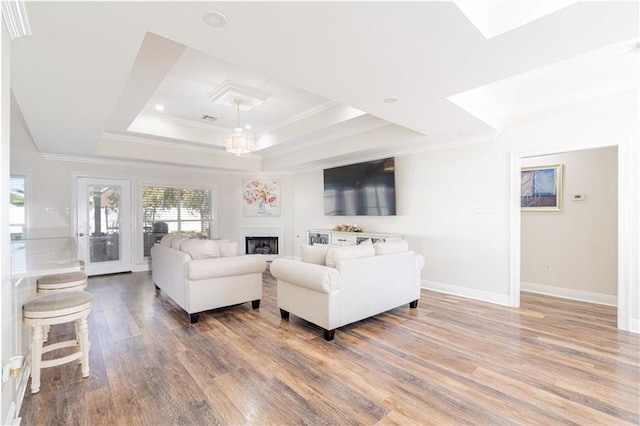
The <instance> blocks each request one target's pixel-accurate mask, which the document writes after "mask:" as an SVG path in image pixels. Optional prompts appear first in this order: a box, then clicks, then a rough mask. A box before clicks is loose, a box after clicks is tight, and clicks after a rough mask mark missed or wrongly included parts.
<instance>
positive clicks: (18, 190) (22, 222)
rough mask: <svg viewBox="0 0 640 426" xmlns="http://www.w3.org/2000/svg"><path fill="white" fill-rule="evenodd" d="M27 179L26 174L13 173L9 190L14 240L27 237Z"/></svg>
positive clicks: (10, 221) (11, 229) (10, 220)
mask: <svg viewBox="0 0 640 426" xmlns="http://www.w3.org/2000/svg"><path fill="white" fill-rule="evenodd" d="M26 180H27V178H26V176H21V175H11V183H10V185H11V188H10V190H9V197H10V204H9V210H10V211H9V229H10V230H9V232H10V234H11V239H12V240H22V239H24V238H26V235H25V232H26V226H27V214H26V198H25V196H26V194H25V187H26Z"/></svg>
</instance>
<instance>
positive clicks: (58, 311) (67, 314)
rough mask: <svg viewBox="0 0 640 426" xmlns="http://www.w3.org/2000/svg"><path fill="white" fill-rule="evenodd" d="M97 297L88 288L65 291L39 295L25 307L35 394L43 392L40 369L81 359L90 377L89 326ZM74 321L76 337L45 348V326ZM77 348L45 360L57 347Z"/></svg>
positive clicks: (83, 374) (32, 382)
mask: <svg viewBox="0 0 640 426" xmlns="http://www.w3.org/2000/svg"><path fill="white" fill-rule="evenodd" d="M92 303H93V298H92V296H91V294H90V293H87V292H86V291H64V292H58V293H52V294H47V295H44V296H40V297H36V298H35V299H33V300H31V301H29V302H27V303H25V304H24V306H23V314H24V321H25V323H26V324H28V325H30V326H31V331H32V333H31V393H38V392H39V391H40V370H41V369H42V368H49V367H55V366H57V365H62V364H66V363H67V362H71V361H75V360H76V359H79V360H80V363H81V364H82V377H89V349H90V343H89V326H88V324H87V317H88V316H89V314H90V313H91V305H92ZM71 321H73V322H74V325H75V329H76V339H75V340H67V341H64V342H58V343H53V344H50V345H46V346H44V347H43V342H44V339H43V337H44V336H43V327H47V326H50V325H55V324H64V323H68V322H71ZM69 347H77V348H78V350H77V351H76V352H74V353H72V354H69V355H66V356H62V357H58V358H53V359H49V360H43V359H42V355H44V354H45V353H48V352H51V351H55V350H57V349H62V348H69Z"/></svg>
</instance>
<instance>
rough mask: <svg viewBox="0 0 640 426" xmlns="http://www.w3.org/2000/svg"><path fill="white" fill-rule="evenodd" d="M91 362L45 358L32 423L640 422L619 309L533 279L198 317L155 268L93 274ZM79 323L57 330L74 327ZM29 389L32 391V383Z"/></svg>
mask: <svg viewBox="0 0 640 426" xmlns="http://www.w3.org/2000/svg"><path fill="white" fill-rule="evenodd" d="M89 291H90V292H91V293H92V294H93V295H94V308H93V312H92V314H91V315H90V317H89V327H90V329H89V331H90V339H91V345H92V346H91V354H90V360H91V376H90V377H89V378H88V379H82V377H81V374H80V368H79V366H78V364H77V363H71V364H67V365H64V366H60V367H55V368H51V369H46V370H43V372H42V387H41V391H40V393H38V394H36V395H31V394H30V393H27V395H26V396H25V400H24V403H23V407H22V411H21V416H22V417H23V420H22V424H24V425H210V424H229V425H236V424H259V425H286V424H309V425H316V424H330V425H342V424H359V425H374V424H379V425H429V424H433V425H455V424H475V425H511V424H526V425H534V424H541V425H550V424H577V425H618V424H635V425H637V424H639V423H640V408H639V401H640V391H639V379H640V368H639V348H640V339H639V337H638V336H637V335H635V334H631V333H626V332H620V331H618V330H616V328H615V327H616V310H615V308H612V307H607V306H600V305H593V304H588V303H581V302H574V301H569V300H563V299H557V298H551V297H546V296H540V295H535V294H531V293H523V294H522V307H521V308H520V309H511V308H506V307H500V306H496V305H493V304H488V303H483V302H478V301H473V300H468V299H464V298H459V297H455V296H451V295H445V294H439V293H435V292H430V291H424V290H423V292H422V297H421V299H420V303H419V304H418V308H417V309H411V310H410V309H409V307H408V306H403V307H400V308H397V309H394V310H392V311H389V312H387V313H384V314H382V315H378V316H376V317H374V318H370V319H368V320H364V321H360V322H358V323H355V324H351V325H349V326H346V327H343V328H341V329H338V331H337V332H336V337H335V340H334V341H332V342H326V341H325V340H324V339H323V337H322V330H321V329H319V328H318V327H316V326H314V325H312V324H309V323H307V322H304V321H302V320H300V319H299V318H297V317H295V316H293V315H292V316H291V319H290V321H284V320H281V319H280V314H279V312H278V309H277V306H276V289H275V281H274V279H273V277H272V276H271V275H270V274H269V273H268V272H267V273H265V275H264V296H263V300H262V304H261V305H260V309H259V310H252V309H251V304H250V303H245V304H243V305H239V306H235V307H232V308H227V309H218V310H215V311H209V312H207V313H204V314H201V315H200V321H199V322H198V323H197V324H193V325H190V324H189V322H188V319H187V315H186V313H185V312H184V311H182V310H181V309H180V308H179V307H178V306H177V305H175V304H174V303H173V302H172V301H171V300H169V299H168V298H167V297H166V296H165V295H164V294H163V293H160V295H158V294H156V292H155V291H154V286H153V284H152V282H151V276H150V274H149V273H146V272H139V273H133V274H118V275H111V276H104V277H92V278H90V280H89ZM72 332H73V328H72V327H67V326H66V325H63V326H58V327H57V328H56V327H54V328H53V329H52V333H51V335H52V341H54V340H53V339H63V338H69V337H70V336H71V333H72ZM29 391H30V388H28V389H27V392H29Z"/></svg>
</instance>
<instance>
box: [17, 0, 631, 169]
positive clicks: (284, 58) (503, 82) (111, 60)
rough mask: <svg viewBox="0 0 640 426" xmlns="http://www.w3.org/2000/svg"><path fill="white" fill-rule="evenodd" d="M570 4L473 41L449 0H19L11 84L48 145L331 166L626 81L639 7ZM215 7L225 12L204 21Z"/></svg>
mask: <svg viewBox="0 0 640 426" xmlns="http://www.w3.org/2000/svg"><path fill="white" fill-rule="evenodd" d="M472 1H473V0H472ZM456 3H458V5H460V4H461V3H463V1H457V2H456ZM467 3H468V2H467ZM476 3H480V4H481V3H483V2H476ZM484 3H487V2H484ZM489 3H491V2H489ZM494 3H495V2H494ZM504 3H510V2H501V4H504ZM515 3H517V2H515V1H514V2H513V4H515ZM547 3H548V2H547ZM570 3H574V2H572V1H568V0H567V1H563V6H566V7H564V8H562V9H560V10H551V9H544V13H540V11H541V10H542V9H540V8H538V9H537V10H536V11H535V12H536V13H537V14H536V15H535V16H534V17H535V18H536V19H535V20H533V21H531V22H527V20H526V19H523V13H522V10H520V13H514V14H513V15H514V16H515V17H516V18H517V19H518V21H517V24H508V23H507V24H505V23H504V22H502V21H500V31H497V30H492V31H493V32H492V34H491V35H490V36H491V38H489V39H488V38H486V37H485V36H484V35H483V34H482V33H481V31H479V30H478V28H476V26H474V24H473V23H472V21H471V20H469V19H468V18H467V16H466V15H465V13H467V12H468V10H469V8H468V7H467V8H465V7H462V9H464V10H465V13H463V11H462V10H461V8H459V7H458V5H456V4H455V3H454V2H182V1H181V2H126V1H119V2H91V1H87V2H82V1H77V2H55V1H47V2H27V3H26V9H27V13H28V18H29V21H30V25H31V29H32V33H33V35H32V36H29V37H24V38H20V39H16V40H14V41H13V42H12V58H11V65H12V70H11V85H12V91H13V93H14V95H15V99H16V101H17V104H18V106H19V108H20V109H21V112H22V115H23V117H24V119H25V122H26V124H27V126H28V127H29V131H30V134H31V135H32V137H33V140H34V142H35V144H36V146H37V147H38V149H39V150H40V151H41V152H42V153H43V154H45V155H47V156H52V157H57V158H65V157H66V158H75V159H80V160H82V159H91V160H92V161H97V160H99V159H109V160H110V161H113V160H114V159H115V160H118V161H136V162H149V163H157V164H173V165H180V166H190V167H201V168H211V169H218V170H245V171H248V170H251V171H258V170H295V169H300V168H305V167H321V166H325V165H335V164H338V163H346V162H351V161H358V160H360V159H363V158H374V157H382V156H386V155H395V154H400V153H407V152H412V151H417V150H424V149H433V148H437V147H439V146H451V145H452V144H456V143H468V141H469V140H480V139H486V138H489V137H491V135H493V134H495V132H496V131H498V130H500V127H501V118H504V117H510V116H514V115H517V114H522V113H526V112H529V111H532V110H534V109H536V108H537V109H540V108H548V107H550V106H557V105H558V104H562V103H569V102H574V101H579V100H583V99H585V97H589V96H591V97H592V96H606V95H607V94H609V93H614V92H615V91H622V90H637V79H634V78H630V77H629V76H630V75H631V76H632V75H637V72H638V59H637V57H638V53H637V45H638V40H637V37H638V4H637V3H636V2H581V3H578V4H570ZM476 6H477V5H476ZM512 6H513V5H512ZM511 9H512V10H514V8H513V7H512V8H511ZM213 10H215V11H219V12H220V13H222V14H224V15H225V16H226V17H227V18H228V23H227V24H226V25H225V26H223V27H219V28H214V27H211V26H209V25H207V24H206V23H205V22H204V20H203V16H204V14H205V13H206V12H208V11H213ZM492 10H493V12H496V9H495V8H494V9H492ZM499 12H500V13H499V15H500V17H501V19H502V18H504V17H505V16H506V13H503V12H502V9H501V10H500V11H499ZM545 14H546V16H544V15H545ZM494 15H495V13H494ZM487 16H490V15H487ZM532 19H533V18H532ZM483 22H485V23H486V22H487V20H486V18H485V21H483ZM491 22H494V23H495V22H497V21H496V20H495V19H493V20H492V21H491ZM475 23H476V24H477V22H475ZM518 25H519V26H518ZM485 29H486V28H485ZM490 30H491V29H490ZM490 32H491V31H490ZM616 49H617V50H616ZM634 73H635V74H634ZM620 76H623V77H620ZM576 77H579V78H576ZM565 83H572V84H565ZM514 88H515V89H517V90H515V89H514ZM223 89H225V90H226V91H227V92H228V91H229V90H231V94H230V95H229V94H227V95H226V97H223V100H222V101H219V102H218V103H216V102H214V101H213V99H212V97H215V96H214V94H219V93H220V92H221V91H223ZM247 92H251V94H252V96H253V97H257V98H260V100H261V101H262V102H261V103H259V104H258V105H256V106H255V107H253V108H251V109H250V110H248V111H241V113H240V121H241V124H242V125H245V124H249V125H251V129H250V130H247V131H248V132H251V133H253V134H254V136H255V137H256V147H257V151H256V152H255V153H254V154H250V155H246V156H242V157H236V156H232V155H230V154H228V153H226V152H225V150H224V146H223V145H224V144H223V139H224V136H225V135H226V134H228V133H230V132H231V130H232V128H233V127H235V125H236V120H237V113H236V109H235V108H234V107H233V105H229V104H228V103H229V99H231V98H234V97H237V96H249V95H248V94H247ZM389 97H397V98H398V101H397V102H393V103H387V102H384V100H385V99H386V98H389ZM225 103H226V104H225ZM158 105H162V106H163V108H164V110H163V111H159V110H157V109H156V106H158ZM204 116H206V117H207V118H205V119H203V117H204Z"/></svg>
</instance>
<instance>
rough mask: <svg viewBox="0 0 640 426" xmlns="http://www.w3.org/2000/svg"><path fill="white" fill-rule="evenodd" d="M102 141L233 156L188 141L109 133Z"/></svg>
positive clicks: (106, 133)
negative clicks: (110, 140) (108, 140)
mask: <svg viewBox="0 0 640 426" xmlns="http://www.w3.org/2000/svg"><path fill="white" fill-rule="evenodd" d="M102 139H113V140H117V141H120V142H129V143H137V144H144V145H150V146H156V147H163V148H173V149H184V150H189V151H200V152H206V153H215V154H221V155H230V156H233V155H234V154H230V153H228V152H227V151H226V150H225V149H224V147H223V146H219V145H205V144H200V143H197V142H190V141H179V142H172V141H166V140H160V139H148V138H143V137H139V136H131V135H123V134H119V133H110V132H105V133H103V134H102ZM252 155H253V156H255V154H245V157H250V156H252Z"/></svg>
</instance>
